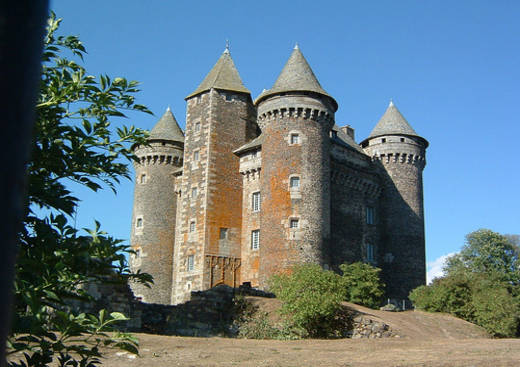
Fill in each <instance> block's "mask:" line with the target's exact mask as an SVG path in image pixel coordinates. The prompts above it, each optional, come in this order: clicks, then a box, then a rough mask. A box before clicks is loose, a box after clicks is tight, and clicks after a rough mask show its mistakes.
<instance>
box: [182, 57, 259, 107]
mask: <svg viewBox="0 0 520 367" xmlns="http://www.w3.org/2000/svg"><path fill="white" fill-rule="evenodd" d="M212 88H215V89H223V90H229V91H233V92H241V93H247V94H251V92H249V90H248V89H247V88H246V87H244V84H242V79H240V75H239V74H238V70H237V68H236V67H235V63H234V62H233V59H232V58H231V54H230V53H229V49H228V48H227V47H226V50H225V51H224V52H223V53H222V55H221V56H220V58H219V59H218V61H217V63H216V64H215V65H214V66H213V68H212V69H211V70H210V72H209V73H208V75H206V77H205V78H204V80H203V81H202V83H200V85H199V86H198V87H197V89H195V91H194V92H193V93H191V94H190V95H189V96H187V97H186V98H185V99H188V98H191V97H193V96H195V95H197V94H200V93H202V92H205V91H208V90H210V89H212Z"/></svg>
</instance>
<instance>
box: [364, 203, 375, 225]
mask: <svg viewBox="0 0 520 367" xmlns="http://www.w3.org/2000/svg"><path fill="white" fill-rule="evenodd" d="M375 214H376V213H375V209H374V208H373V207H371V206H367V207H366V222H367V224H375V223H376V220H375V219H376V215H375Z"/></svg>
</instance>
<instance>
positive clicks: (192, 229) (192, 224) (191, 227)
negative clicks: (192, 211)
mask: <svg viewBox="0 0 520 367" xmlns="http://www.w3.org/2000/svg"><path fill="white" fill-rule="evenodd" d="M192 232H195V221H194V220H192V221H191V222H190V233H192Z"/></svg>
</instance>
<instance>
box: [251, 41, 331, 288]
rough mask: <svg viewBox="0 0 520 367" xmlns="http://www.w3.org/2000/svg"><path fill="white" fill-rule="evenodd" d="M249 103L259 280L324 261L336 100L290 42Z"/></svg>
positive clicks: (261, 283) (328, 216)
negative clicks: (255, 140)
mask: <svg viewBox="0 0 520 367" xmlns="http://www.w3.org/2000/svg"><path fill="white" fill-rule="evenodd" d="M255 104H256V106H257V113H258V123H259V125H260V128H261V130H262V136H263V143H262V164H261V179H260V187H261V191H260V193H261V198H262V208H261V216H260V233H258V235H259V246H258V250H259V251H260V264H259V282H260V286H261V287H265V286H266V285H267V281H268V279H269V277H270V276H271V275H272V274H273V273H276V272H279V271H283V270H284V269H288V268H290V267H292V266H294V265H296V264H301V263H307V262H311V263H318V264H321V265H325V264H328V259H326V256H325V254H326V253H327V246H328V242H329V239H330V136H329V133H330V129H331V128H332V126H333V125H334V113H335V112H336V110H337V107H338V106H337V103H336V101H335V100H334V99H333V98H332V97H331V96H330V95H329V94H327V92H325V90H323V88H322V87H321V85H320V83H319V82H318V80H317V79H316V77H315V75H314V73H313V72H312V70H311V68H310V66H309V64H308V63H307V61H306V60H305V58H304V56H303V54H302V53H301V51H300V50H299V48H298V47H297V46H296V47H295V48H294V50H293V52H292V54H291V56H290V58H289V60H288V61H287V63H286V65H285V67H284V68H283V70H282V72H281V73H280V75H279V77H278V79H277V80H276V82H275V84H274V85H273V87H272V88H271V89H270V90H267V91H264V92H263V93H262V94H260V96H259V97H258V98H257V100H256V102H255ZM253 232H255V231H253ZM255 236H257V235H256V234H254V233H252V246H254V244H253V242H255ZM256 241H257V240H256Z"/></svg>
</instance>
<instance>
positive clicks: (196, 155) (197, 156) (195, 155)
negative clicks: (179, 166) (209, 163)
mask: <svg viewBox="0 0 520 367" xmlns="http://www.w3.org/2000/svg"><path fill="white" fill-rule="evenodd" d="M193 161H194V162H198V161H199V151H198V150H196V151H194V152H193Z"/></svg>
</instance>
